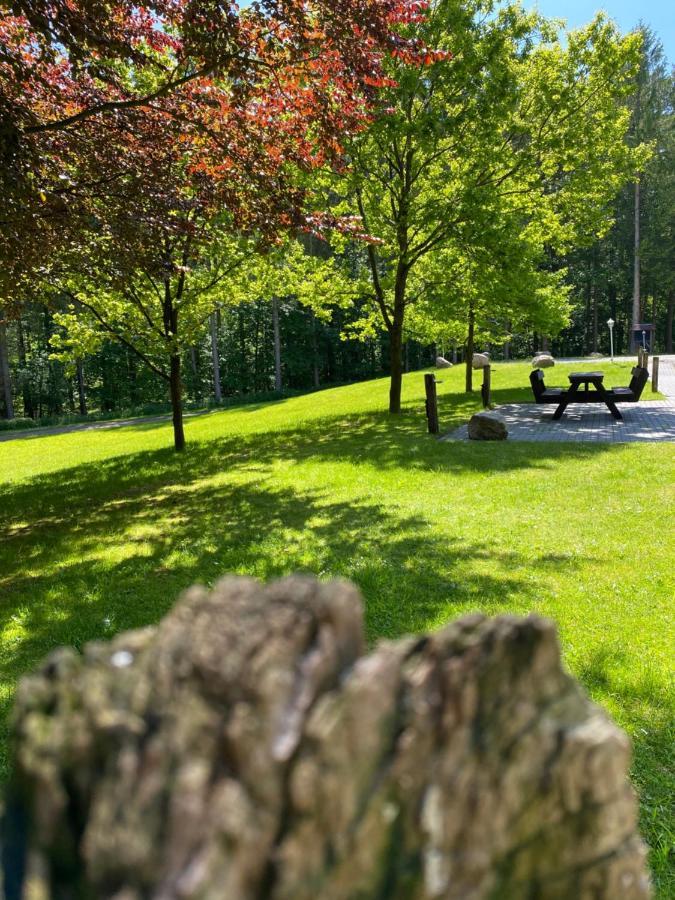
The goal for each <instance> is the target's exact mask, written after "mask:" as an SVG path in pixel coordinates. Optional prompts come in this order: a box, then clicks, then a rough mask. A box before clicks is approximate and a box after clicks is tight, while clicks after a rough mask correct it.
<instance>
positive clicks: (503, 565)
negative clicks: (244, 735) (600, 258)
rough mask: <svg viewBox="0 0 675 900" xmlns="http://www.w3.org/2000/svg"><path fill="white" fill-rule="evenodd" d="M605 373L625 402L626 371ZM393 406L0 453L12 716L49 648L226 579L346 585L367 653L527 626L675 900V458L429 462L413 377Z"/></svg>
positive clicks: (515, 384) (230, 414) (3, 626)
mask: <svg viewBox="0 0 675 900" xmlns="http://www.w3.org/2000/svg"><path fill="white" fill-rule="evenodd" d="M593 367H594V368H598V366H597V365H596V364H595V363H594V364H593ZM600 367H601V368H602V369H603V370H604V371H605V372H606V373H607V374H606V378H605V383H606V384H608V385H609V386H615V385H620V384H627V383H628V380H629V377H630V375H629V366H628V364H626V363H622V364H618V363H617V364H613V365H610V364H601V366H600ZM578 368H579V364H578V363H577V364H576V365H568V366H562V365H559V366H556V368H555V369H554V370H552V371H549V372H547V373H546V375H547V383H549V384H550V385H551V386H555V385H556V384H558V385H563V384H565V383H566V381H567V379H566V377H565V376H566V373H567V372H568V371H570V370H572V369H578ZM528 372H529V368H528V367H527V366H526V365H524V364H516V363H511V364H502V365H497V366H495V368H494V370H493V396H494V401H495V402H496V403H501V402H510V401H519V400H530V399H531V393H530V390H529V382H528V380H527V378H528ZM438 377H439V379H441V381H442V384H440V385H439V405H440V416H441V424H442V427H443V428H444V429H446V430H447V429H449V428H450V427H451V426H452V425H456V424H459V423H460V422H461V421H463V420H465V419H466V418H468V416H469V415H470V413H471V412H472V411H474V410H475V409H476V408H478V405H479V398H478V394H477V392H476V393H475V394H474V395H473V396H470V397H467V396H466V395H464V394H463V393H461V385H462V380H463V371H462V370H461V368H460V367H458V368H455V369H452V370H447V371H443V372H441V373H439V376H438ZM478 381H479V377H478V378H477V382H478ZM387 390H388V383H387V381H386V380H378V381H371V382H366V383H362V384H358V385H352V386H348V387H342V388H335V389H330V390H325V391H321V392H318V393H315V394H309V395H305V396H302V397H294V398H291V399H286V400H282V401H278V402H271V403H265V404H254V405H248V406H242V407H239V408H236V409H231V410H227V411H224V412H213V413H210V414H207V415H204V416H200V417H197V418H193V419H190V420H188V421H187V423H186V433H187V438H188V441H189V447H188V451H187V453H186V454H185V455H184V456H182V457H177V456H176V455H175V454H174V453H173V451H172V450H171V447H170V445H171V428H170V425H168V424H165V423H161V424H159V423H144V424H139V425H135V426H130V427H125V428H120V429H117V430H110V431H89V432H79V433H73V434H65V435H58V436H52V437H38V438H36V437H30V438H26V439H19V440H16V441H11V442H7V443H0V528H1V531H0V534H2V538H1V542H0V631H1V642H0V706H1V709H2V714H3V717H6V713H7V712H8V710H9V707H10V705H11V699H12V694H13V691H14V686H15V684H16V680H17V678H18V677H19V676H20V675H21V674H23V673H24V672H26V671H27V670H29V669H31V668H32V667H33V666H35V665H36V663H37V662H38V661H39V660H40V659H41V658H42V657H43V656H44V655H45V654H46V653H47V652H48V651H49V650H50V649H52V648H53V647H55V646H57V645H59V644H74V645H77V646H81V645H82V644H83V643H84V642H85V641H88V640H91V639H92V638H104V637H108V636H110V635H112V634H113V633H115V632H117V631H120V630H122V629H127V628H135V627H138V626H140V625H145V624H147V623H150V622H156V621H157V620H158V619H159V618H160V616H162V615H163V613H165V612H166V610H167V609H168V608H169V607H170V606H171V604H172V603H173V602H174V600H175V598H176V596H177V594H178V593H179V592H180V591H181V590H182V589H183V588H185V587H187V586H188V585H189V584H191V583H192V582H194V581H201V582H204V583H207V584H211V583H213V582H214V581H215V580H216V579H217V578H218V577H219V576H220V575H221V574H223V573H225V572H239V573H248V574H252V575H255V576H257V577H259V578H263V579H268V578H272V577H276V576H279V575H283V574H286V573H289V572H291V571H297V570H302V571H308V572H312V573H314V574H316V575H318V576H320V577H321V578H330V577H334V576H342V577H347V578H351V579H353V580H354V581H355V582H357V583H358V584H359V585H360V587H361V589H362V591H363V594H364V597H365V600H366V619H367V627H368V631H369V636H370V638H371V639H373V640H375V639H377V638H378V637H382V636H386V637H395V636H397V635H401V634H403V633H405V632H409V631H420V630H422V629H429V628H437V627H439V626H441V625H443V624H444V623H445V622H447V621H448V620H450V619H452V618H455V617H456V616H459V615H461V614H463V613H467V612H469V611H473V610H481V611H483V612H486V613H490V614H492V613H500V612H513V613H528V612H536V613H539V614H541V615H545V616H550V617H552V618H553V619H555V621H556V622H557V623H558V626H559V628H560V635H561V640H562V644H563V647H564V653H565V659H566V662H567V665H568V666H569V667H570V669H571V670H572V671H573V672H574V673H575V674H576V675H577V676H578V677H579V678H580V679H581V680H582V681H583V683H584V684H585V685H586V687H587V689H588V690H589V692H590V694H591V695H592V696H593V697H594V698H595V699H596V700H597V701H598V702H600V703H602V704H603V705H604V706H605V707H606V708H607V709H608V710H609V712H610V713H611V714H612V715H613V716H614V718H615V719H616V720H617V721H618V722H619V723H620V724H621V725H622V726H623V727H624V728H626V729H627V730H628V731H629V733H630V734H631V736H632V738H633V741H634V745H635V764H634V771H633V775H634V780H635V784H636V786H637V789H638V791H639V794H640V799H641V809H642V828H643V833H644V834H645V837H646V838H647V839H648V841H649V843H650V846H651V862H652V867H653V871H654V873H655V880H656V882H657V885H658V888H659V896H660V897H662V898H666V897H672V896H674V895H675V876H674V872H673V856H672V853H673V838H674V832H675V826H674V824H673V821H674V818H675V817H674V816H673V807H672V803H673V797H674V796H675V784H674V781H673V762H674V760H673V745H674V741H673V739H674V737H675V729H674V724H673V723H674V715H673V712H674V708H675V702H674V699H673V691H672V688H673V684H672V674H673V666H672V663H673V650H674V645H673V634H674V633H675V632H674V630H673V622H672V614H673V597H674V596H675V576H674V570H673V559H674V558H675V547H674V540H675V529H674V528H673V526H672V511H673V508H674V501H675V497H674V491H673V484H674V481H675V479H674V475H675V462H674V455H673V449H674V445H673V444H658V445H655V444H652V445H649V444H629V445H614V446H612V445H594V444H578V445H570V444H552V443H551V444H524V443H521V444H517V443H513V444H511V443H508V442H507V443H505V444H482V443H479V444H476V443H468V442H467V443H459V442H457V443H440V442H438V441H436V440H435V439H433V438H431V437H429V436H428V435H427V434H426V425H425V419H424V410H423V393H424V392H423V379H422V375H421V373H414V374H411V375H408V376H406V377H405V380H404V412H403V414H402V415H401V416H399V417H396V418H392V417H389V416H388V415H387V414H386V413H384V412H383V410H384V408H385V406H386V398H387ZM646 396H650V395H649V394H647V395H646ZM608 415H609V413H608ZM5 737H6V732H4V731H3V732H2V735H0V740H1V742H2V744H3V745H4V743H5ZM4 764H5V765H6V763H4Z"/></svg>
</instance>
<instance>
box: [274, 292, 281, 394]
mask: <svg viewBox="0 0 675 900" xmlns="http://www.w3.org/2000/svg"><path fill="white" fill-rule="evenodd" d="M272 330H273V332H274V390H275V391H280V390H281V333H280V331H279V298H278V297H272Z"/></svg>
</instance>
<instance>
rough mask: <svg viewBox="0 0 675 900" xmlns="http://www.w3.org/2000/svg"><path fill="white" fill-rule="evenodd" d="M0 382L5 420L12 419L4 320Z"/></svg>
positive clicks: (0, 337)
mask: <svg viewBox="0 0 675 900" xmlns="http://www.w3.org/2000/svg"><path fill="white" fill-rule="evenodd" d="M0 380H1V381H2V396H3V399H4V403H5V418H6V419H13V418H14V403H13V402H12V376H11V374H10V371H9V349H8V347H7V325H6V323H5V321H4V319H0Z"/></svg>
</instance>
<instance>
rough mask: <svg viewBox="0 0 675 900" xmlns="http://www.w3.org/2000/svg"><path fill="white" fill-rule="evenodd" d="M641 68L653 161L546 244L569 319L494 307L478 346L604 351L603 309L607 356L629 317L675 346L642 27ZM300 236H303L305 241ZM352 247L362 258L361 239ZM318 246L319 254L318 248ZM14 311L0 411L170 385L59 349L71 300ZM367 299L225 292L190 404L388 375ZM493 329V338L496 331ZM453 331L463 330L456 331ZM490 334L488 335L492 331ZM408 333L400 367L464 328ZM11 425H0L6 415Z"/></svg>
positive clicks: (669, 221)
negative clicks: (369, 324) (445, 333)
mask: <svg viewBox="0 0 675 900" xmlns="http://www.w3.org/2000/svg"><path fill="white" fill-rule="evenodd" d="M643 39H644V40H643V48H642V64H641V67H640V71H639V74H638V75H637V77H636V78H635V84H634V90H633V93H632V96H631V97H630V99H629V105H630V108H631V120H630V128H629V132H628V135H627V142H628V143H629V144H633V145H635V146H637V145H639V144H648V145H649V146H650V147H651V157H650V159H649V162H648V163H647V165H646V167H645V169H644V172H643V173H642V176H641V178H640V180H639V181H638V182H633V183H629V184H626V185H625V186H624V187H623V188H622V189H621V191H620V193H619V195H618V196H617V198H616V200H615V202H614V205H613V209H612V210H611V216H612V219H613V225H612V227H611V228H610V229H609V231H608V232H607V233H606V235H605V236H604V237H602V238H600V239H597V240H596V241H595V242H593V243H590V244H588V245H586V246H581V247H578V248H576V249H574V250H572V251H570V252H568V253H565V254H556V253H554V252H552V251H551V252H549V256H548V261H547V266H548V267H550V269H551V271H555V272H560V271H562V270H564V271H565V275H564V281H565V283H566V284H567V285H568V286H569V288H570V294H569V296H570V300H571V321H570V324H569V326H568V327H566V328H564V329H563V330H562V331H561V332H560V333H559V334H558V335H557V336H555V337H551V336H550V335H547V334H545V333H542V332H540V331H537V330H535V329H534V328H531V327H522V325H521V326H520V327H519V326H517V325H516V326H515V327H514V326H513V323H512V322H510V321H508V320H507V319H505V318H503V317H501V318H500V317H499V315H498V314H497V315H496V316H495V317H493V318H492V320H491V321H490V323H489V333H488V331H487V330H485V329H483V331H482V333H481V331H480V329H479V330H478V333H477V335H476V341H475V344H474V347H475V349H481V350H489V351H490V352H491V354H492V356H493V358H495V359H507V358H518V357H521V358H522V357H526V356H528V355H530V354H531V353H533V352H534V351H536V350H537V349H539V348H541V347H546V348H549V349H551V350H552V352H553V353H554V355H556V356H577V355H583V354H588V353H591V352H594V351H600V352H603V353H608V352H609V330H608V328H607V325H606V322H607V319H608V318H610V317H611V318H612V319H613V320H614V321H615V322H616V325H615V328H614V352H615V353H616V354H622V353H628V352H630V350H631V342H630V330H631V323H632V322H646V323H652V324H653V325H654V328H655V330H654V334H653V336H650V343H651V349H652V350H653V351H656V352H658V351H660V352H666V353H672V350H673V316H674V310H675V249H674V248H675V233H674V232H675V227H674V226H675V136H674V131H673V106H674V100H675V80H674V76H673V69H672V68H671V67H669V66H668V64H667V61H666V60H665V58H664V55H663V51H662V48H661V45H660V43H659V40H658V37H657V36H656V35H654V34H653V33H652V32H650V31H649V30H648V29H646V28H644V29H643ZM304 243H305V245H306V243H307V242H306V241H304ZM349 252H350V253H352V254H356V255H361V257H364V258H365V256H366V254H367V248H366V247H365V246H357V247H356V248H354V247H352V248H351V249H350V251H349ZM319 255H321V254H319ZM42 290H44V288H43V287H42V286H41V287H39V288H38V290H37V292H36V296H35V297H34V299H33V300H32V301H31V299H30V298H28V299H27V300H24V302H23V303H22V304H21V306H20V308H19V311H18V314H15V315H14V316H12V317H9V318H5V319H0V416H3V417H4V418H6V419H12V418H14V419H15V420H18V421H16V423H15V424H18V425H21V424H26V425H28V424H30V423H29V422H25V423H22V422H21V421H20V420H21V419H30V420H36V419H39V420H42V421H44V422H47V423H48V422H52V421H58V420H61V419H63V418H64V417H65V418H68V417H79V416H84V415H91V414H103V415H105V414H123V413H133V412H140V413H152V412H157V411H160V410H163V409H165V408H168V400H169V398H168V392H167V385H166V382H165V381H164V380H163V379H162V378H160V377H158V376H157V375H156V374H155V373H153V371H151V370H150V369H148V367H147V366H145V365H143V362H142V361H141V360H139V359H138V357H137V355H136V354H135V353H134V352H133V350H132V349H130V348H128V347H126V346H124V345H122V344H120V343H119V342H118V341H115V340H113V339H110V340H103V341H102V342H101V343H100V346H98V347H96V348H95V349H93V350H92V352H90V353H87V354H86V355H81V356H80V357H79V358H77V359H66V358H64V354H59V353H58V352H55V351H57V350H58V348H59V339H60V337H61V340H62V339H63V338H62V336H63V333H64V329H63V327H62V325H61V324H60V322H59V310H60V309H61V308H62V309H66V308H67V306H68V298H67V297H65V296H64V297H62V298H59V297H58V296H57V297H53V296H52V297H50V299H49V303H47V304H45V303H44V302H43V300H44V298H43V297H42V296H40V291H42ZM364 305H365V301H359V299H358V297H356V298H355V299H354V300H353V302H352V303H351V304H350V305H344V304H335V305H331V304H330V302H329V301H328V302H326V303H324V309H323V313H322V314H321V315H316V313H315V310H314V309H313V307H312V305H311V303H310V304H308V303H306V302H305V301H304V299H303V298H302V297H298V296H297V295H296V294H295V293H294V292H293V291H290V292H289V294H288V295H286V296H279V297H269V298H261V297H260V296H257V297H256V298H255V299H253V300H247V298H246V296H245V295H242V296H240V297H239V298H238V299H237V300H236V302H234V303H233V302H229V301H226V302H223V303H222V304H220V305H219V306H218V308H217V309H216V310H215V312H214V313H212V314H211V315H210V317H209V327H208V329H204V330H203V332H202V333H201V335H200V337H199V339H198V340H196V341H195V343H194V346H192V347H190V348H189V349H186V350H183V352H182V357H183V359H182V371H183V375H182V380H183V388H184V397H185V401H186V405H188V406H190V405H192V406H204V405H210V404H214V405H217V404H218V403H226V402H228V401H232V400H236V399H241V398H246V397H250V396H265V395H267V394H270V393H273V392H279V391H282V390H284V391H302V390H309V389H314V388H319V387H321V386H324V385H330V384H337V383H345V382H350V381H356V380H361V379H366V378H371V377H376V376H380V375H383V374H385V373H388V372H389V371H390V343H391V338H390V335H389V334H388V333H387V330H386V329H384V328H383V327H382V326H381V323H380V326H379V327H376V328H374V329H370V330H369V332H368V333H363V334H360V335H359V334H357V332H358V327H357V326H358V323H359V321H360V320H361V318H362V315H363V307H364ZM500 334H501V335H503V337H502V338H501V339H500V338H499V335H500ZM458 335H459V337H458ZM495 335H497V337H496V338H495ZM429 338H430V335H429V333H428V332H426V333H417V332H416V331H415V322H414V320H413V321H412V322H409V323H408V324H406V326H405V330H404V343H403V365H404V370H405V371H409V370H411V369H416V368H420V367H424V366H427V365H429V364H431V363H432V362H433V360H434V358H435V356H436V355H437V354H438V353H445V354H446V355H447V356H448V357H449V358H452V359H453V360H454V361H458V360H461V359H462V356H463V353H465V350H466V335H462V334H461V333H460V331H458V330H457V326H455V329H454V330H453V331H452V336H451V337H450V338H448V339H444V340H440V339H437V340H436V341H432V340H430V339H429ZM8 424H9V423H8Z"/></svg>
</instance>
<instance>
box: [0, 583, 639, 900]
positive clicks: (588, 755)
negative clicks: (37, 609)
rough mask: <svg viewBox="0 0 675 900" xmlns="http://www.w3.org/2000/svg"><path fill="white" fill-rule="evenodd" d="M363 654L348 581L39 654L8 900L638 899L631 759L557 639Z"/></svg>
mask: <svg viewBox="0 0 675 900" xmlns="http://www.w3.org/2000/svg"><path fill="white" fill-rule="evenodd" d="M393 602H395V601H393ZM364 644H365V640H364V631H363V607H362V603H361V599H360V597H359V595H358V592H357V591H356V589H355V588H353V587H352V586H351V585H349V584H347V583H345V582H332V583H328V584H322V583H319V582H317V581H315V580H313V579H308V578H288V579H285V580H284V581H281V582H277V583H275V584H272V585H269V586H268V587H262V586H260V585H258V584H257V583H256V582H254V581H253V580H252V579H249V578H228V579H225V580H223V581H222V582H220V583H219V584H218V585H216V587H215V589H214V590H213V592H211V593H209V592H208V591H207V590H206V589H205V588H202V587H195V588H192V589H191V590H190V591H188V593H187V594H186V595H185V596H184V598H183V599H182V600H181V601H180V602H179V604H178V605H177V606H176V608H175V609H174V610H173V611H172V612H171V613H169V615H168V616H167V617H166V618H165V619H164V621H163V622H162V623H161V624H160V625H159V626H158V627H156V628H145V629H142V630H140V631H136V632H127V633H126V634H122V635H119V636H118V637H116V638H115V639H114V640H113V641H112V643H110V644H102V643H101V642H97V643H95V644H90V645H87V646H86V647H85V648H84V651H83V653H80V652H76V651H75V650H72V649H63V650H60V651H57V652H55V653H53V654H52V655H51V656H50V657H49V658H48V660H47V661H46V663H45V664H44V666H43V667H42V669H41V670H40V671H38V672H37V673H36V674H34V675H33V676H31V677H30V678H27V679H25V680H24V681H23V683H22V685H21V687H20V690H19V694H18V701H17V708H16V710H15V713H14V716H13V719H12V721H13V734H12V740H11V742H10V746H11V747H12V748H13V751H14V759H13V761H12V763H13V764H12V766H11V771H12V773H13V775H12V780H11V782H10V785H9V789H8V792H7V803H6V806H5V815H4V823H3V828H2V831H3V834H2V844H3V851H2V854H3V857H2V858H3V870H4V879H3V880H4V885H5V896H6V898H7V900H30V898H38V897H39V898H45V900H59V898H66V897H69V898H74V897H80V898H84V897H95V898H97V900H113V898H115V900H122V898H124V900H140V898H145V897H147V898H150V897H152V898H164V900H179V898H180V900H200V898H201V900H203V898H216V897H217V898H227V900H256V898H267V900H317V898H320V900H354V898H357V897H358V898H361V900H380V898H387V900H403V898H412V897H414V898H417V900H466V898H468V897H471V898H472V900H489V898H504V900H506V898H508V900H516V898H525V897H537V898H539V900H554V898H555V900H587V898H591V897H592V898H593V900H619V898H620V900H647V898H648V897H649V894H650V888H649V880H648V878H647V874H646V870H645V851H644V846H643V844H642V841H641V840H640V838H639V835H638V832H637V826H636V812H637V810H636V803H635V796H634V793H633V791H632V789H631V787H630V783H629V780H628V774H627V773H628V766H629V762H630V744H629V741H628V739H627V738H626V736H625V735H624V734H623V733H622V732H621V731H620V730H619V729H618V728H617V727H616V726H615V725H614V724H613V723H612V722H611V721H610V720H609V719H608V718H607V716H606V714H605V713H604V712H603V711H602V710H601V709H600V708H599V707H597V706H595V705H594V704H592V703H591V702H590V701H589V700H588V698H587V697H586V695H585V693H584V692H583V691H582V690H580V689H579V687H578V685H577V684H576V683H575V682H574V680H573V679H572V678H571V677H570V676H569V675H568V674H567V673H566V672H565V670H564V668H563V666H562V663H561V659H560V651H559V647H558V643H557V639H556V634H555V629H554V626H553V625H552V623H550V622H548V621H545V620H542V619H539V618H538V617H536V616H529V617H528V618H525V619H523V618H516V617H515V616H505V617H501V618H492V619H490V618H484V617H483V616H479V615H474V616H467V617H466V618H464V619H461V620H459V621H458V622H455V623H453V624H451V625H449V626H447V627H446V628H444V629H443V630H441V631H437V632H434V633H432V634H427V635H425V636H423V637H420V638H404V639H403V640H399V641H397V642H391V641H388V642H386V643H383V644H381V645H379V646H378V647H376V648H375V649H374V651H373V652H372V653H370V654H369V655H368V656H365V655H364Z"/></svg>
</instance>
